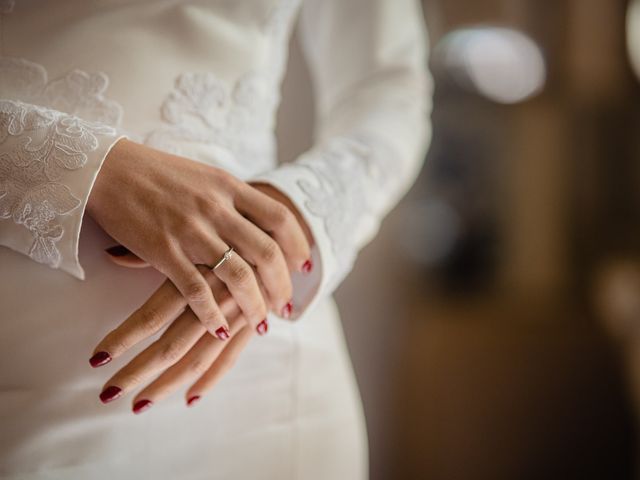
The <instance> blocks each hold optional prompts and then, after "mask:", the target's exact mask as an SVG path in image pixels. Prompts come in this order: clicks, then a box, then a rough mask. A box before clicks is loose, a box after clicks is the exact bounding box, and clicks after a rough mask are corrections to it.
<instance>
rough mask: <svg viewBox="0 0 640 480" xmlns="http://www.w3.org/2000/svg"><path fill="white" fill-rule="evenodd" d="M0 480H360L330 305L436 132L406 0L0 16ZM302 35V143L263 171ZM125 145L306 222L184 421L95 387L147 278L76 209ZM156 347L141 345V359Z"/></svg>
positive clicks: (140, 6)
mask: <svg viewBox="0 0 640 480" xmlns="http://www.w3.org/2000/svg"><path fill="white" fill-rule="evenodd" d="M0 12H1V22H2V45H1V52H2V56H0V269H1V272H0V273H1V275H0V317H1V319H2V321H1V322H0V382H1V389H0V418H1V432H0V478H10V479H18V478H19V479H45V478H46V479H49V478H51V479H89V478H90V479H102V478H105V479H106V478H127V479H128V478H154V479H175V478H180V479H228V478H238V479H263V478H264V479H278V480H282V479H329V478H331V479H350V480H351V479H354V480H357V479H361V478H366V476H367V446H366V432H365V427H364V419H363V414H362V407H361V403H360V399H359V395H358V390H357V386H356V384H355V381H354V377H353V371H352V367H351V364H350V360H349V357H348V352H347V349H346V346H345V343H344V338H343V334H342V330H341V325H340V319H339V316H338V313H337V311H336V308H335V305H334V303H333V300H332V299H331V297H330V294H331V292H332V291H333V290H334V289H335V287H336V286H337V285H338V283H339V282H340V280H341V279H342V278H344V275H346V273H348V271H349V270H350V268H351V265H352V262H353V259H354V258H355V255H356V254H357V251H358V250H359V249H360V248H361V247H362V246H363V245H364V244H365V243H366V242H367V241H368V240H369V239H370V238H371V237H372V236H373V235H374V234H375V232H376V230H377V228H378V225H379V222H380V220H381V219H382V217H383V216H384V214H385V213H386V212H387V211H388V210H389V209H390V208H391V207H392V206H393V205H394V204H395V203H396V202H397V200H398V199H399V198H400V196H401V195H402V194H403V193H404V191H406V189H407V188H408V187H409V186H410V184H411V182H412V181H413V180H414V178H415V176H416V175H417V171H418V169H419V167H420V165H421V162H422V158H423V155H424V152H425V148H426V145H427V142H428V137H429V122H428V115H427V114H428V110H429V87H430V77H429V75H428V72H427V71H426V67H425V65H426V63H425V62H426V58H425V57H426V36H425V32H424V27H423V25H422V22H421V12H420V8H419V4H418V2H417V1H413V0H393V1H391V0H348V1H347V0H308V1H304V2H301V1H300V0H244V1H239V0H198V1H197V0H154V1H148V0H134V1H124V0H101V1H99V0H68V1H64V2H49V1H44V0H17V1H16V2H13V1H10V0H1V1H0ZM296 20H299V22H300V31H301V35H302V38H303V44H304V51H305V55H306V57H307V60H308V61H309V65H310V69H311V72H312V76H313V80H314V87H315V94H316V110H317V113H318V118H317V141H316V144H315V145H314V147H313V149H311V150H310V151H309V152H307V153H306V154H304V155H302V156H301V157H300V158H299V159H298V160H297V161H295V162H293V163H292V164H286V165H278V164H277V162H276V152H275V148H274V145H275V142H274V138H273V132H274V118H275V110H276V108H277V106H278V103H279V86H280V80H281V77H282V74H283V70H284V66H285V61H286V53H287V50H286V49H287V44H288V38H289V35H290V32H291V29H292V27H293V25H294V22H295V21H296ZM122 137H128V138H131V139H134V140H136V141H139V142H143V143H146V144H148V145H150V146H153V147H155V148H160V149H164V150H168V151H172V152H176V153H179V154H181V155H184V156H187V157H189V158H192V159H194V160H197V161H201V162H205V163H210V164H212V165H217V166H221V167H223V168H226V169H228V170H229V171H231V172H233V173H235V174H236V175H238V176H239V177H241V178H244V179H261V180H263V181H266V182H269V183H271V184H273V185H274V186H276V187H277V188H279V189H281V190H282V191H283V192H284V193H285V194H287V195H288V196H289V197H290V198H291V200H292V201H293V202H294V203H295V204H296V205H297V207H298V208H299V209H300V210H301V212H302V214H303V216H304V217H305V219H306V220H307V222H308V224H309V226H310V228H311V230H312V232H313V235H314V239H315V241H316V246H315V247H314V249H313V257H314V260H315V264H316V268H314V272H313V273H312V274H311V275H310V276H306V277H302V276H295V278H294V313H295V317H294V318H295V319H296V321H295V322H293V323H290V322H285V321H281V320H279V319H277V318H275V317H274V318H272V319H271V328H270V331H269V333H268V335H266V336H265V337H260V338H256V339H255V340H253V341H252V342H251V343H250V345H249V347H248V348H247V349H246V351H245V352H244V353H243V355H242V357H241V359H240V360H239V362H238V363H237V364H236V365H235V366H234V368H233V369H232V371H231V373H230V374H228V375H227V377H226V378H225V379H223V381H222V383H220V384H219V385H218V386H217V387H216V388H215V389H214V390H213V391H212V392H211V393H209V394H208V395H207V396H205V397H204V398H203V399H202V400H201V401H200V402H199V403H198V404H197V405H196V406H194V407H193V408H187V407H186V406H185V402H184V398H183V395H182V392H181V393H176V394H174V395H173V396H171V397H170V398H169V399H166V400H163V401H162V402H159V403H158V404H156V405H154V406H153V408H152V409H151V410H149V411H148V412H145V413H143V414H141V415H137V416H136V415H133V414H132V413H131V405H130V402H131V398H132V397H128V398H127V397H125V398H121V399H118V400H116V401H114V402H113V403H110V404H107V405H103V404H101V403H100V401H99V399H98V394H99V391H100V388H101V387H102V385H103V383H104V381H105V380H106V379H107V378H109V376H111V375H112V374H113V373H114V372H115V371H116V370H117V369H118V368H120V367H121V366H123V365H124V364H125V363H126V362H127V361H128V360H129V359H130V358H132V357H133V355H134V354H135V353H136V352H137V351H139V350H138V349H136V351H135V352H130V353H129V354H128V355H126V356H125V357H123V358H121V359H118V360H116V361H114V362H112V363H110V364H107V365H106V366H103V367H101V368H100V369H97V370H94V369H92V368H91V367H90V366H89V364H88V358H89V356H90V354H91V351H92V349H93V347H94V346H95V344H96V342H97V341H98V340H99V339H100V338H102V337H103V336H104V334H106V333H107V332H108V331H109V330H111V329H113V328H114V327H115V326H116V325H118V324H119V323H120V322H121V321H122V320H123V319H124V318H126V317H127V316H128V315H129V314H130V313H131V312H132V311H133V310H134V309H135V308H137V307H138V306H139V305H140V304H142V303H143V302H144V300H146V299H147V298H148V296H149V295H150V294H151V293H152V292H153V291H154V290H155V289H156V288H157V287H158V286H159V285H160V284H161V283H162V281H163V280H164V278H163V277H162V276H161V275H160V274H159V273H158V272H156V271H154V270H152V269H146V270H130V269H124V268H120V267H117V266H115V265H113V264H112V263H111V262H110V261H108V260H107V258H106V257H105V254H104V251H103V250H104V249H105V248H106V247H109V246H111V245H113V244H114V242H113V239H111V238H110V237H109V236H108V235H107V234H106V233H105V232H104V231H102V230H101V229H100V228H99V227H98V226H97V225H96V224H95V223H94V222H93V221H92V219H91V218H90V217H88V216H87V215H84V208H85V205H86V201H87V198H88V196H89V194H90V191H91V188H92V185H93V182H94V180H95V178H96V176H97V175H98V174H99V170H100V167H101V165H102V162H103V161H104V158H105V156H106V155H107V153H108V151H109V149H110V148H111V146H112V145H113V144H114V143H115V142H116V141H117V140H118V139H119V138H122ZM152 340H153V339H149V341H148V342H146V343H150V342H151V341H152Z"/></svg>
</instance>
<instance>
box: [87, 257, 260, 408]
mask: <svg viewBox="0 0 640 480" xmlns="http://www.w3.org/2000/svg"><path fill="white" fill-rule="evenodd" d="M198 268H199V269H200V270H201V273H202V274H203V276H204V278H205V281H207V282H208V284H209V285H210V287H211V290H212V292H213V293H214V296H215V298H216V299H217V300H218V302H219V305H220V308H221V310H222V311H223V312H224V314H225V316H226V317H227V318H228V319H229V324H230V329H231V331H230V335H231V340H230V341H229V342H228V343H227V342H221V341H219V340H217V339H216V338H214V337H212V336H211V335H209V334H207V333H206V330H205V328H204V327H203V325H202V323H200V322H199V321H198V319H197V318H196V317H195V315H194V314H193V312H191V310H189V309H187V310H186V311H185V312H184V313H182V314H181V315H180V316H179V317H178V318H177V319H176V320H175V321H174V322H173V323H172V324H171V326H170V327H169V328H168V329H167V330H166V331H165V332H164V333H163V334H162V336H161V337H160V338H159V339H158V340H156V341H155V342H154V343H153V344H151V345H150V346H149V347H147V348H146V349H145V350H143V351H142V352H141V353H139V354H138V355H137V356H136V357H135V358H134V359H133V360H131V361H130V362H129V363H128V364H127V365H126V366H124V367H123V368H121V369H120V370H119V371H118V372H117V373H116V374H115V375H113V376H112V377H111V378H110V379H109V380H108V381H107V382H106V383H105V384H104V387H103V390H102V393H101V394H100V399H101V400H102V401H103V402H104V403H108V402H111V401H113V400H115V399H117V398H120V397H121V396H123V395H125V394H126V393H128V392H130V391H131V390H132V389H134V388H135V387H137V386H138V385H140V384H141V383H143V382H145V381H148V380H150V379H151V378H152V377H154V376H156V375H158V374H159V373H160V375H159V376H158V377H157V378H156V379H155V380H154V381H153V382H151V383H150V384H149V385H147V386H146V387H145V388H144V389H143V390H142V391H140V392H139V393H138V394H137V395H136V396H135V398H134V399H133V401H132V406H133V411H134V413H141V412H142V411H144V410H147V409H148V408H150V407H151V406H152V405H153V404H154V403H156V402H158V401H159V400H161V399H162V398H164V397H166V396H167V395H169V394H170V393H172V392H173V391H175V390H176V389H177V388H179V387H180V386H181V385H183V384H184V383H187V382H195V383H193V384H192V385H191V387H190V388H189V389H188V390H187V393H186V402H187V405H192V404H193V403H194V402H195V401H197V400H198V399H199V398H200V397H201V396H202V394H203V393H204V392H205V391H207V390H209V389H210V388H212V387H213V385H214V384H215V383H216V382H217V381H218V380H219V379H220V378H221V377H222V375H224V373H226V372H227V371H228V370H229V369H230V368H231V367H232V365H233V364H234V362H235V360H236V359H237V357H238V355H239V354H240V353H241V351H242V350H243V349H244V347H245V346H246V345H247V343H248V342H249V340H250V339H251V338H252V337H253V336H254V329H253V328H250V327H249V325H248V323H247V322H246V320H245V318H244V317H243V315H242V312H241V311H240V309H239V308H238V307H237V305H236V304H235V301H234V300H233V298H232V297H231V295H230V293H229V291H228V290H227V289H226V287H225V285H224V284H223V283H222V282H221V281H220V280H219V279H218V278H216V277H215V276H214V275H213V273H211V272H210V271H207V270H206V269H203V267H198ZM171 293H176V291H175V287H174V286H173V284H172V283H171V282H170V281H169V280H167V281H166V282H165V283H164V284H163V285H162V286H161V288H160V289H159V290H158V291H157V292H156V293H155V294H154V295H153V296H152V297H151V298H149V300H148V301H147V303H146V304H145V307H147V308H150V309H153V310H155V311H157V312H159V313H167V312H171V311H173V310H175V303H172V301H171V299H172V298H175V297H176V295H171ZM158 329H159V328H158V325H154V324H148V323H145V322H140V321H138V320H136V319H132V318H130V319H128V320H127V321H125V322H124V323H123V324H122V325H120V326H119V327H118V328H117V329H115V330H114V331H112V332H111V333H110V334H109V335H108V336H107V337H106V338H105V339H104V340H103V341H102V342H101V343H100V344H99V345H98V347H97V349H107V350H110V351H112V352H114V356H118V355H120V354H121V353H122V352H123V351H124V350H126V348H127V346H132V345H134V344H135V343H137V342H138V341H140V340H141V339H143V338H147V337H148V336H149V335H152V334H153V333H156V332H157V331H158ZM267 329H268V325H267V323H266V322H264V323H263V324H262V327H261V329H259V330H258V333H260V334H264V333H266V332H267ZM116 345H118V346H119V347H115V346H116Z"/></svg>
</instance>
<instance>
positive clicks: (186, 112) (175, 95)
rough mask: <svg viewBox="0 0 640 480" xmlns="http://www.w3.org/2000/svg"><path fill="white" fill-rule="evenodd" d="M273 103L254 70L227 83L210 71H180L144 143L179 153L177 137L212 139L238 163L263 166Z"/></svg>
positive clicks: (269, 154) (269, 141)
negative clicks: (157, 124)
mask: <svg viewBox="0 0 640 480" xmlns="http://www.w3.org/2000/svg"><path fill="white" fill-rule="evenodd" d="M276 103H277V98H276V97H275V96H274V94H273V89H271V88H269V87H268V85H267V84H266V83H265V81H264V79H263V77H262V76H260V75H259V74H255V73H250V74H247V75H245V76H243V77H241V78H240V79H239V80H238V81H237V82H236V83H235V85H234V86H233V87H229V86H228V85H226V84H225V83H223V82H222V81H221V80H220V79H219V78H218V77H217V76H216V75H215V74H213V73H211V72H207V73H185V74H182V75H180V76H179V77H178V78H177V80H176V84H175V89H174V90H173V92H171V93H170V94H169V96H168V97H167V99H166V100H165V102H164V103H163V105H162V108H161V115H162V119H163V120H164V121H165V123H166V125H165V126H163V127H160V128H158V129H156V130H154V131H152V132H151V133H150V134H148V135H147V137H146V139H145V140H144V143H145V144H147V145H149V146H152V147H155V148H158V149H161V150H165V151H169V152H173V153H180V147H179V146H178V145H179V142H180V141H192V142H199V143H205V144H207V143H208V144H215V145H217V146H221V147H224V148H227V149H228V150H229V151H231V152H232V153H233V154H234V157H235V159H236V160H237V161H238V162H240V163H242V164H245V165H251V166H254V167H255V166H268V165H269V162H271V159H272V158H273V137H272V132H273V123H274V118H273V112H274V110H275V107H276Z"/></svg>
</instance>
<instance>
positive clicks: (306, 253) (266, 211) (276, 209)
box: [234, 184, 311, 272]
mask: <svg viewBox="0 0 640 480" xmlns="http://www.w3.org/2000/svg"><path fill="white" fill-rule="evenodd" d="M234 202H235V207H236V208H237V209H238V211H239V212H240V213H242V214H243V215H245V216H247V217H248V218H249V219H250V220H251V221H252V222H253V223H255V224H256V225H257V226H258V227H260V228H261V229H262V230H264V231H265V232H267V233H268V234H269V235H271V236H272V237H273V238H274V239H275V241H276V242H278V245H280V248H282V251H283V253H284V256H285V258H286V260H287V264H288V265H289V268H290V269H291V270H292V271H300V272H307V271H308V270H309V268H310V267H311V263H310V258H311V252H310V248H309V242H308V241H307V238H306V236H305V234H304V231H303V230H302V227H301V226H300V224H299V223H298V220H297V219H296V218H295V216H294V215H293V213H292V212H291V210H289V208H288V207H287V206H286V205H284V204H283V203H281V202H278V201H277V200H274V199H273V198H271V197H269V196H268V195H266V194H264V193H262V192H260V191H259V190H257V189H256V188H254V187H252V186H251V185H248V184H245V186H244V187H242V188H240V189H239V192H238V194H237V195H236V197H235V200H234Z"/></svg>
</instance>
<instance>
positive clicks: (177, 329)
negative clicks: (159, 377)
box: [100, 311, 222, 403]
mask: <svg viewBox="0 0 640 480" xmlns="http://www.w3.org/2000/svg"><path fill="white" fill-rule="evenodd" d="M205 333H206V329H205V327H204V326H203V325H202V323H201V322H199V321H198V319H197V318H196V317H195V316H194V315H193V313H192V312H191V311H186V312H185V313H183V314H182V315H180V316H179V317H178V318H177V319H176V320H175V321H174V322H173V323H172V324H171V325H170V326H169V328H167V330H166V331H165V332H164V333H163V334H162V336H161V337H160V338H159V339H158V340H156V341H155V342H154V343H152V344H151V345H150V346H149V347H147V348H146V349H144V350H143V351H142V352H140V353H139V354H138V355H137V356H136V357H135V358H133V360H131V361H130V362H129V363H128V364H127V365H125V366H124V367H123V368H121V369H120V370H119V371H118V372H116V373H115V375H113V376H112V377H111V378H110V379H109V380H107V382H106V383H105V384H104V388H103V390H102V392H101V393H100V400H102V402H103V403H107V402H110V401H113V400H115V399H116V398H119V397H121V396H122V395H125V394H126V393H127V392H129V391H130V390H132V389H133V388H135V387H136V386H137V385H138V384H140V383H141V382H143V381H145V380H146V379H148V378H149V377H151V376H152V375H154V374H156V373H158V372H160V371H162V370H165V369H166V368H167V367H169V366H170V365H173V364H174V363H175V362H177V361H178V360H179V359H180V358H182V356H183V355H184V354H185V353H187V352H188V351H189V349H190V348H191V347H192V346H193V345H194V344H195V343H196V342H197V341H198V339H199V338H200V337H202V335H203V334H205ZM221 343H222V342H221Z"/></svg>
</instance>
